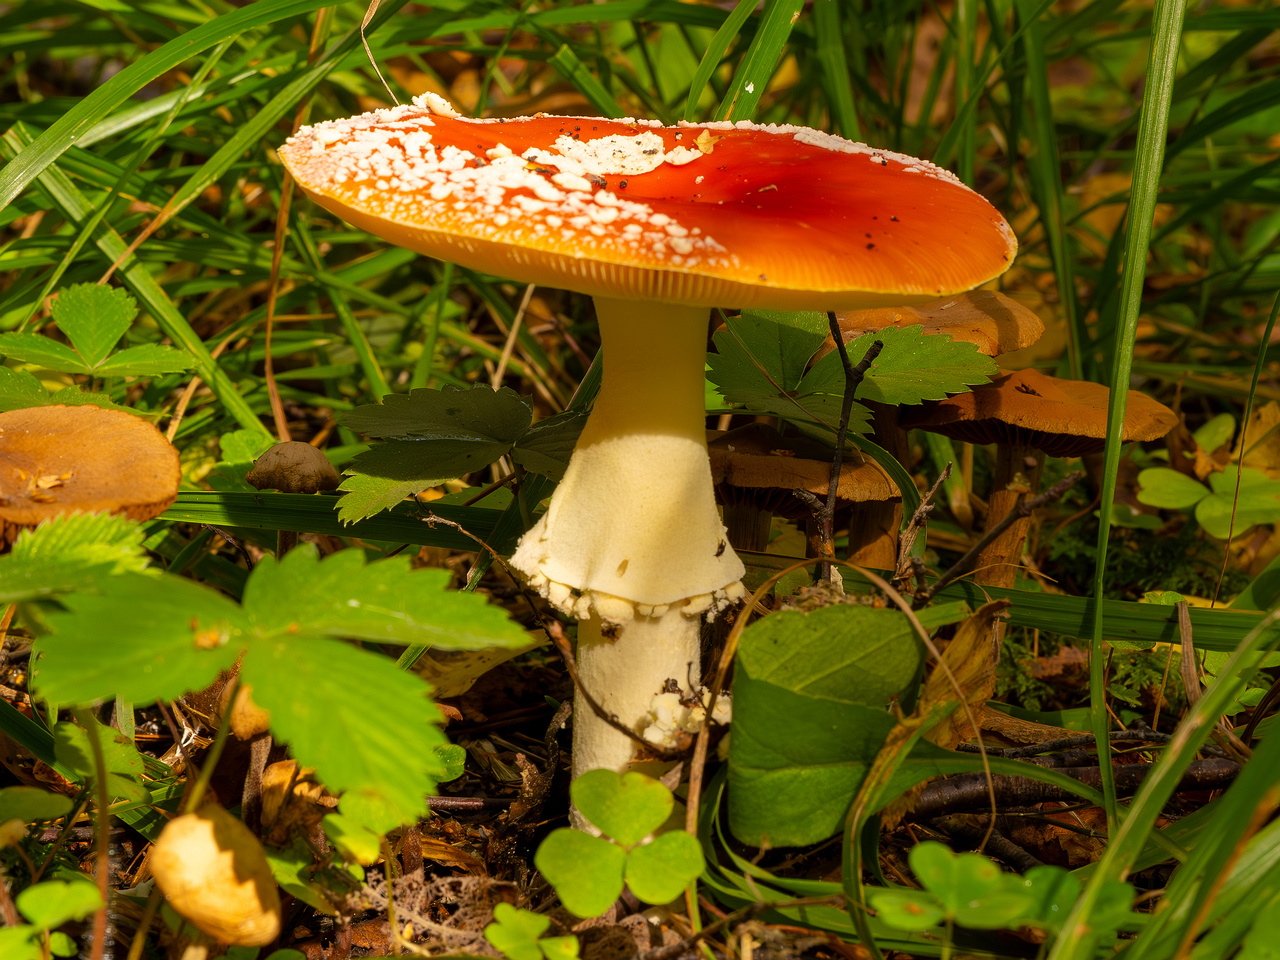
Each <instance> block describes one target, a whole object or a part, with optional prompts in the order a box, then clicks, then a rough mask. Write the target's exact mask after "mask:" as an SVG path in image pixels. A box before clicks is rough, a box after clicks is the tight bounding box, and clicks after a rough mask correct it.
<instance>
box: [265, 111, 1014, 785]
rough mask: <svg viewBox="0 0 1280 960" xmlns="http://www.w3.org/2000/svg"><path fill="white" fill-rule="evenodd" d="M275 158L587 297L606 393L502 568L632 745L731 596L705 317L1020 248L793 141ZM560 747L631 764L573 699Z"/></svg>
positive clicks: (864, 287) (335, 197) (1003, 229)
mask: <svg viewBox="0 0 1280 960" xmlns="http://www.w3.org/2000/svg"><path fill="white" fill-rule="evenodd" d="M280 156H281V158H282V159H283V160H284V162H285V163H286V164H287V165H288V167H289V169H290V171H291V172H292V173H293V175H294V178H295V180H296V181H297V183H298V185H299V186H300V187H301V188H302V189H303V190H304V191H305V192H306V193H307V194H309V195H310V196H311V197H312V198H313V199H315V200H316V202H317V203H319V204H320V205H321V206H323V207H325V208H327V209H328V210H330V211H333V212H334V213H336V214H338V215H339V216H341V217H343V218H344V219H346V220H347V221H349V222H351V223H353V224H355V225H356V226H358V227H361V228H364V229H367V230H369V231H371V232H373V233H375V234H377V235H379V236H381V237H384V238H386V239H388V240H391V241H392V242H395V243H399V244H401V245H402V246H405V247H408V248H410V249H413V250H417V251H418V252H420V253H425V254H427V255H429V256H433V257H439V258H441V259H443V260H449V261H452V262H454V263H459V264H463V265H465V266H467V267H469V268H471V269H473V270H479V271H482V272H487V273H493V274H497V275H499V276H504V277H509V278H511V279H513V280H519V281H521V282H523V283H537V284H545V285H549V286H556V287H563V288H567V289H570V290H576V291H579V292H581V293H586V294H590V295H591V296H592V297H594V299H595V303H596V312H597V314H598V315H599V318H600V324H601V337H602V343H603V350H604V380H603V384H602V387H601V392H600V395H599V397H598V398H597V400H596V402H595V406H594V408H593V411H592V414H591V417H590V419H589V421H588V424H587V427H586V429H585V431H584V432H583V434H582V438H581V439H580V440H579V442H578V445H577V447H576V448H575V450H574V453H573V457H572V459H571V460H570V463H569V466H568V469H567V471H566V474H565V477H564V480H563V481H562V482H561V483H560V485H559V487H558V488H557V490H556V492H555V495H554V497H552V499H551V502H550V505H549V506H548V508H547V511H546V513H545V515H544V516H543V517H542V519H541V520H539V521H538V523H537V524H536V525H535V526H534V527H533V529H531V530H530V531H529V532H528V533H527V534H526V535H525V538H524V539H523V540H522V541H521V543H520V546H519V547H518V549H517V551H516V554H515V556H514V558H513V563H514V565H515V566H516V567H517V568H518V569H519V570H521V571H522V572H523V573H524V574H525V575H526V576H527V577H528V578H529V581H530V583H532V584H533V585H534V586H535V587H536V588H537V589H538V590H539V591H540V592H542V593H543V595H544V596H546V597H547V598H548V599H549V600H550V601H551V602H552V603H553V604H554V605H555V606H556V607H557V608H558V609H560V610H561V611H562V612H565V613H567V614H571V615H573V616H576V617H578V618H579V621H580V623H579V643H580V650H579V655H578V660H579V663H580V665H581V668H582V669H581V678H582V680H583V683H584V686H585V687H586V688H587V689H588V690H590V692H591V693H592V694H593V695H594V696H595V697H596V698H598V699H599V700H600V701H602V702H603V704H604V706H605V708H606V709H607V710H609V711H612V712H613V713H615V714H616V716H617V719H618V720H619V721H620V722H621V723H622V724H623V725H625V726H627V727H629V728H631V729H632V730H635V731H637V732H639V731H640V730H642V729H643V728H644V726H645V725H646V722H647V720H648V719H649V716H650V712H651V711H650V706H651V705H652V703H653V700H654V698H655V697H656V696H657V695H658V694H660V693H662V692H663V689H664V687H665V686H666V683H667V681H669V680H674V681H675V682H676V683H677V684H679V685H680V686H681V687H684V688H686V689H687V688H688V687H689V686H691V685H694V684H697V683H698V681H699V680H700V677H699V661H700V653H699V642H698V634H699V622H700V619H701V617H702V615H703V614H704V613H711V612H713V611H715V610H716V609H717V608H719V607H721V606H723V605H724V604H726V603H728V602H729V601H730V600H732V599H733V597H735V596H737V595H738V592H739V591H740V589H741V588H740V586H739V579H738V578H739V577H740V576H741V574H742V572H743V567H742V564H741V562H740V561H739V560H738V559H737V557H736V556H735V555H734V554H733V551H732V549H731V548H730V547H729V545H728V543H727V542H726V539H725V531H724V527H723V524H722V523H721V521H720V519H719V516H718V514H717V512H716V508H715V503H714V498H713V493H712V484H711V473H710V467H709V463H708V460H707V453H706V446H705V435H704V432H703V427H704V425H705V421H704V410H703V402H704V392H703V361H704V353H705V347H706V335H707V327H708V326H709V323H708V320H709V315H708V308H710V307H714V306H739V307H763V308H772V309H776V310H801V309H803V310H822V311H827V310H846V309H853V308H855V307H867V306H884V305H886V304H892V303H906V302H923V301H926V300H930V299H933V298H935V297H939V296H943V295H945V294H947V293H952V292H956V291H959V290H965V289H969V288H970V287H973V286H976V285H977V284H979V283H982V282H985V281H986V280H988V279H991V278H992V277H994V276H997V275H999V274H1000V273H1002V272H1003V271H1004V269H1005V268H1006V267H1007V266H1008V265H1009V263H1010V262H1011V260H1012V258H1013V254H1014V250H1015V248H1016V244H1015V242H1014V239H1013V235H1012V232H1011V231H1010V230H1009V227H1008V225H1007V224H1006V223H1005V222H1004V220H1003V219H1002V218H1001V217H1000V215H999V214H998V213H996V211H995V210H994V209H993V208H992V207H991V205H990V204H988V203H987V202H986V201H985V200H983V199H982V198H981V197H980V196H978V195H977V194H975V193H974V192H973V191H971V190H969V189H968V188H967V187H965V186H964V185H963V184H961V183H960V182H959V180H957V179H956V178H955V177H953V176H952V175H951V174H949V173H947V172H946V171H944V170H939V169H938V168H936V167H934V166H932V165H931V164H928V163H925V162H923V161H920V160H916V159H914V158H911V157H903V156H899V155H897V154H892V153H888V152H886V151H880V150H874V149H872V148H870V147H867V146H865V145H862V144H854V143H850V142H848V141H846V140H841V139H840V138H838V137H833V136H830V135H828V134H825V133H821V132H819V131H816V130H809V129H806V128H802V127H789V126H760V125H757V124H752V123H737V124H734V123H710V124H686V125H682V126H680V127H662V126H661V125H659V124H657V123H655V122H653V121H646V120H606V119H602V118H598V117H558V116H545V115H544V116H537V117H526V118H516V119H510V120H472V119H467V118H463V117H460V116H458V115H457V113H456V112H455V111H453V110H452V108H451V107H450V106H449V105H448V104H447V103H446V102H444V101H443V100H441V98H439V97H435V96H432V95H427V96H426V97H423V98H420V99H419V100H417V101H415V103H414V104H413V105H412V106H403V107H396V108H394V109H391V110H383V111H378V112H376V113H372V114H366V115H364V116H361V117H354V118H351V119H347V120H338V121H331V122H329V123H324V124H318V125H316V126H314V127H305V128H303V129H301V130H299V131H298V133H297V134H296V135H295V136H294V137H293V138H292V139H291V140H290V141H289V142H288V143H287V144H285V146H284V147H283V148H282V149H281V151H280ZM944 219H946V221H947V224H946V228H945V229H940V227H941V224H942V221H943V220H944ZM574 726H575V749H574V761H573V770H574V774H575V775H577V774H578V773H581V772H584V771H586V770H590V769H592V768H595V767H612V768H614V769H622V768H624V767H625V766H626V765H627V764H628V763H629V762H630V761H631V760H632V759H633V758H634V756H635V748H634V744H633V743H632V742H631V741H630V740H629V739H628V738H626V737H625V736H623V735H622V734H620V733H618V732H617V731H615V730H613V729H611V728H609V727H608V726H607V724H605V723H604V722H603V721H601V720H599V719H598V718H597V717H595V716H594V714H593V712H592V711H591V710H589V709H588V708H587V707H586V706H585V704H584V703H583V702H582V698H581V697H579V702H578V705H577V709H576V710H575V716H574Z"/></svg>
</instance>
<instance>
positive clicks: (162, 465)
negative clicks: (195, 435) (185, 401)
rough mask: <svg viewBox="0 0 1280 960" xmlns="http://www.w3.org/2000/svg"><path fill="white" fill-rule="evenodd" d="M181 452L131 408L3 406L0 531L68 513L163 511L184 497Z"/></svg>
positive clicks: (140, 515) (144, 516)
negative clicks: (128, 410)
mask: <svg viewBox="0 0 1280 960" xmlns="http://www.w3.org/2000/svg"><path fill="white" fill-rule="evenodd" d="M179 479H180V471H179V467H178V451H177V450H176V449H175V448H174V446H173V445H172V444H171V443H169V441H168V440H166V439H165V438H164V436H163V435H162V434H161V433H160V431H159V430H157V429H156V428H155V426H154V425H153V424H150V423H148V422H147V421H146V420H143V419H142V418H140V417H136V416H134V415H133V414H131V413H126V412H125V411H123V410H104V409H103V408H101V407H97V406H93V405H91V404H86V405H84V406H76V407H67V406H51V407H31V408H29V409H25V410H10V411H8V412H6V413H0V533H6V534H8V535H12V534H14V533H16V528H18V527H29V526H35V525H36V524H38V523H40V522H41V521H42V520H47V519H49V518H51V517H55V516H60V515H62V514H66V513H99V512H107V513H123V514H124V515H125V516H128V517H130V518H132V519H134V520H149V519H151V518H152V517H155V516H159V515H160V514H161V513H163V512H164V511H165V510H166V509H168V507H169V505H170V504H172V503H173V501H174V500H175V499H177V496H178V482H179Z"/></svg>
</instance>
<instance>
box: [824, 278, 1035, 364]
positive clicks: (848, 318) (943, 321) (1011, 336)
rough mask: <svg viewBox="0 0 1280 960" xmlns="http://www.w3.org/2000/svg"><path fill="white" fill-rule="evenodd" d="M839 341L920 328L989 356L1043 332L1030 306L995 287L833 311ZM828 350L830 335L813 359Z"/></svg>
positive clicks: (1032, 340)
mask: <svg viewBox="0 0 1280 960" xmlns="http://www.w3.org/2000/svg"><path fill="white" fill-rule="evenodd" d="M836 320H837V322H838V323H839V324H840V331H841V333H842V334H843V335H844V342H845V343H848V342H849V341H850V340H855V339H857V338H858V337H860V336H862V335H863V334H864V333H876V332H878V331H880V330H883V329H885V328H886V327H911V326H919V327H923V328H924V330H923V332H924V333H946V334H950V335H951V339H953V340H960V341H962V342H964V343H972V344H973V345H974V346H975V347H977V348H978V352H979V353H981V354H983V355H985V356H988V357H998V356H1000V355H1001V354H1005V353H1013V351H1015V350H1023V349H1025V348H1027V347H1029V346H1031V345H1032V344H1034V343H1035V342H1036V341H1037V340H1039V339H1040V336H1041V335H1042V334H1043V333H1044V323H1043V321H1041V319H1040V318H1039V317H1038V316H1037V315H1036V313H1035V311H1034V310H1031V309H1029V308H1027V307H1024V306H1023V305H1022V304H1020V303H1019V302H1018V301H1017V300H1014V299H1013V298H1011V297H1006V296H1005V295H1004V294H1003V293H997V292H996V291H994V290H970V291H967V292H965V293H959V294H956V295H955V296H951V297H943V298H942V299H941V300H933V301H930V302H929V303H922V304H920V305H919V306H915V307H875V308H872V309H869V310H848V311H845V312H843V313H838V314H836ZM833 349H835V346H834V344H833V343H832V341H831V338H830V337H827V339H826V341H825V342H824V343H823V344H822V346H821V347H819V348H818V353H817V355H816V356H815V357H814V360H819V359H821V358H822V357H824V356H826V355H827V354H828V353H830V352H831V351H832V350H833Z"/></svg>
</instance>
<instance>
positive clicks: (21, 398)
mask: <svg viewBox="0 0 1280 960" xmlns="http://www.w3.org/2000/svg"><path fill="white" fill-rule="evenodd" d="M0 339H3V335H2V334H0ZM48 402H49V391H48V390H46V389H45V388H44V384H42V383H41V382H40V381H39V380H37V379H36V378H35V376H33V375H32V374H30V373H28V372H27V371H26V370H14V369H13V368H12V367H6V366H5V365H4V364H0V412H3V411H6V410H24V409H26V408H27V407H39V406H43V405H44V404H46V403H48Z"/></svg>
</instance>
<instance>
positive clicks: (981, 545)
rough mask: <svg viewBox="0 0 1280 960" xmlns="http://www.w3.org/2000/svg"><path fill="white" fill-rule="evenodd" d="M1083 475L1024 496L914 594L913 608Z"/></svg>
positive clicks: (1069, 476) (969, 567) (1074, 473)
mask: <svg viewBox="0 0 1280 960" xmlns="http://www.w3.org/2000/svg"><path fill="white" fill-rule="evenodd" d="M1083 476H1084V472H1083V471H1081V470H1074V471H1072V472H1071V473H1069V474H1067V475H1066V476H1065V477H1063V478H1062V479H1061V480H1059V481H1058V482H1057V483H1055V484H1054V485H1053V486H1052V487H1050V488H1049V489H1048V490H1046V491H1045V492H1044V493H1042V494H1040V495H1039V496H1038V497H1032V498H1031V499H1030V500H1027V499H1026V498H1025V497H1022V498H1019V500H1018V502H1017V503H1016V504H1015V505H1014V508H1013V509H1012V510H1010V511H1009V512H1008V513H1007V514H1005V515H1004V517H1002V518H1001V520H1000V522H999V523H997V524H996V525H995V526H994V527H992V528H991V529H990V530H988V531H987V532H986V533H985V534H984V535H983V537H982V539H981V540H979V541H978V542H977V543H975V544H974V545H973V546H972V547H971V548H970V549H969V552H968V553H966V554H965V555H964V556H963V557H961V558H960V559H959V560H957V561H956V562H955V564H954V565H953V566H952V567H951V569H950V570H948V571H947V572H946V573H944V574H943V575H942V576H941V577H939V578H938V579H937V580H935V581H934V582H933V586H931V587H929V588H928V589H927V590H925V591H923V592H922V593H920V594H917V595H916V600H915V607H916V609H917V610H918V609H919V608H920V607H923V606H924V605H925V604H926V603H928V602H929V601H930V600H932V599H933V598H934V597H935V596H937V595H938V592H939V591H941V590H942V589H943V588H944V587H946V586H947V585H949V584H950V583H952V582H954V581H956V580H959V579H960V578H961V577H963V576H965V575H966V574H968V573H970V572H972V570H973V568H974V565H975V564H976V563H977V562H978V557H979V555H980V554H981V553H982V551H983V550H985V549H986V548H987V546H989V545H990V544H991V543H993V542H994V541H995V539H996V538H997V537H999V536H1000V535H1001V534H1002V533H1004V532H1005V531H1006V530H1008V529H1009V528H1010V527H1011V526H1013V525H1014V524H1015V523H1017V522H1018V521H1019V520H1021V519H1022V518H1024V517H1029V516H1031V514H1032V513H1034V512H1035V511H1036V510H1038V509H1040V508H1041V507H1043V506H1044V505H1045V504H1047V503H1052V502H1053V501H1054V500H1058V499H1060V498H1061V497H1062V495H1063V494H1064V493H1066V492H1067V490H1069V489H1070V488H1071V487H1072V486H1073V485H1075V483H1076V482H1077V481H1078V480H1079V479H1080V478H1081V477H1083Z"/></svg>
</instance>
